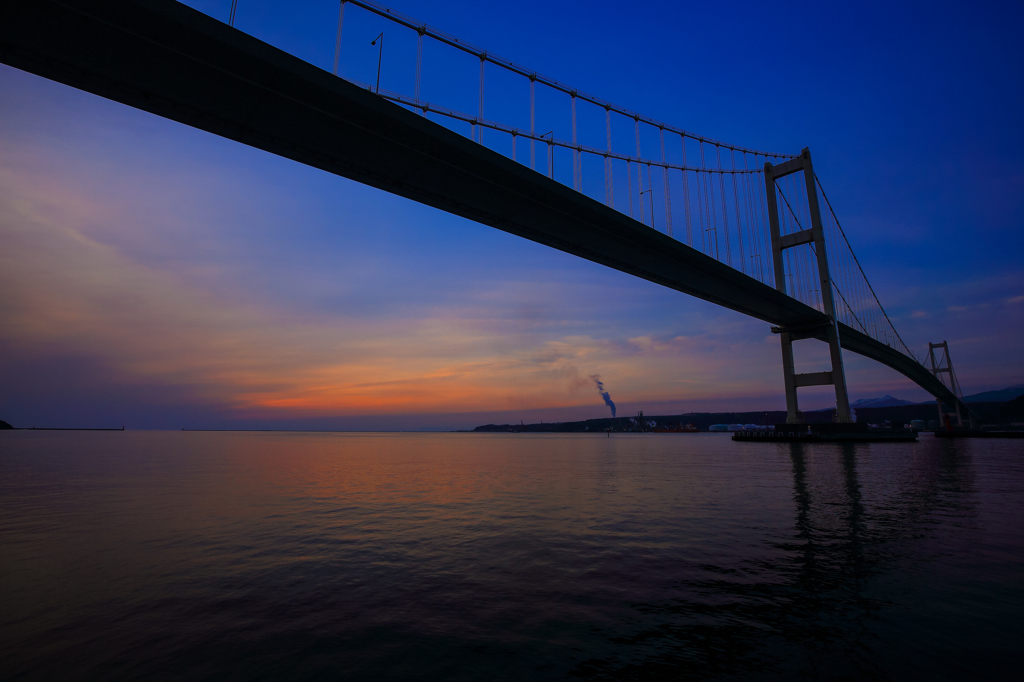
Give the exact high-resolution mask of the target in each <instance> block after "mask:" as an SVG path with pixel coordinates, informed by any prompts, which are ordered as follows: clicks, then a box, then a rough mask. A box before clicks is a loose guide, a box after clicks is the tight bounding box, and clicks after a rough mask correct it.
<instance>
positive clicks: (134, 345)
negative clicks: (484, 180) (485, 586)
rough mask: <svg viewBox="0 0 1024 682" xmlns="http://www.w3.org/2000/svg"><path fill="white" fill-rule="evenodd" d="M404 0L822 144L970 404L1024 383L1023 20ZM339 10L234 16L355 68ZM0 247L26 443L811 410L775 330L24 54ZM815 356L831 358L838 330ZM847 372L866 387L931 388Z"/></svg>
mask: <svg viewBox="0 0 1024 682" xmlns="http://www.w3.org/2000/svg"><path fill="white" fill-rule="evenodd" d="M188 4H191V5H192V6H193V7H196V8H197V9H199V10H201V11H204V12H206V13H208V14H210V15H211V16H214V17H217V18H219V19H222V20H226V19H227V16H228V12H229V9H230V5H231V3H230V0H216V1H213V0H210V1H209V2H205V1H203V2H200V1H196V2H191V3H188ZM391 6H392V7H394V8H395V9H397V10H399V11H401V12H404V13H405V14H409V15H412V16H414V17H416V18H417V19H420V20H422V21H424V22H426V23H428V24H430V25H431V26H433V27H436V28H439V29H442V30H444V31H446V32H448V33H451V34H454V35H456V36H459V37H460V38H461V39H464V40H467V41H469V42H471V43H473V44H475V45H478V46H481V47H484V48H486V49H487V50H488V51H491V52H494V53H496V54H499V55H501V56H503V57H505V58H508V59H510V60H512V61H515V62H517V63H520V64H524V65H527V66H529V67H531V68H534V69H536V70H537V71H540V72H542V73H544V74H545V75H548V76H551V77H553V78H556V79H558V80H559V81H562V82H566V83H570V84H573V86H574V87H577V88H579V89H580V90H583V91H586V92H589V93H592V94H594V95H597V96H599V97H601V98H603V99H606V100H610V101H612V102H615V103H617V104H620V105H622V106H625V107H628V108H630V109H633V110H636V111H640V112H642V113H644V114H645V115H648V116H651V117H652V118H655V119H659V120H663V121H666V122H668V123H671V124H673V125H676V126H679V127H682V128H685V129H687V130H691V131H695V132H697V133H700V134H702V135H706V136H708V137H711V138H716V139H721V140H726V141H729V142H732V143H735V144H738V145H745V146H750V147H755V148H758V149H767V150H772V151H779V152H784V153H798V152H799V150H800V149H801V148H803V147H805V146H806V147H809V148H810V149H811V151H812V153H813V155H814V162H815V171H816V172H817V174H818V176H819V177H820V178H821V181H822V184H823V186H824V187H825V188H826V190H827V192H828V195H829V199H830V201H831V202H832V205H833V206H834V207H835V209H836V211H837V214H838V215H839V218H840V220H841V222H842V223H843V226H844V229H845V231H846V234H847V236H848V237H849V239H850V242H851V244H852V246H853V249H854V251H855V252H856V254H857V256H858V258H859V259H860V261H861V264H862V266H863V268H864V270H865V272H866V273H867V276H868V278H869V279H870V281H871V282H872V285H873V286H874V288H875V290H876V292H877V293H878V296H879V298H880V300H881V302H882V304H883V305H884V306H885V308H886V310H887V311H888V313H889V315H890V317H891V318H892V320H893V323H894V325H895V327H896V329H897V330H898V331H899V332H900V334H901V336H902V337H903V339H904V340H905V341H906V342H907V344H908V346H910V348H911V349H912V350H913V351H914V352H915V353H916V354H917V355H918V357H921V356H922V355H924V354H925V353H926V352H927V344H928V342H929V341H933V342H934V341H942V340H948V342H949V344H950V351H951V354H952V359H953V362H954V366H955V368H956V372H957V375H958V377H959V379H960V383H961V385H962V387H963V390H964V393H965V394H970V393H974V392H978V391H983V390H991V389H998V388H1003V387H1005V386H1009V385H1013V384H1021V383H1024V355H1022V354H1021V353H1020V345H1021V336H1022V332H1024V268H1022V265H1021V263H1022V262H1024V259H1022V256H1021V254H1022V252H1024V236H1022V235H1024V153H1022V152H1024V128H1022V126H1021V125H1020V121H1022V120H1024V90H1022V88H1021V87H1020V84H1021V83H1022V82H1024V44H1022V41H1020V40H1019V27H1020V26H1022V25H1024V5H1021V4H1020V3H941V2H939V3H936V2H930V3H884V4H883V3H865V2H858V3H825V4H822V3H797V2H777V3H753V2H751V3H743V2H731V3H703V4H697V3H686V2H644V3H634V4H632V5H630V6H626V5H624V4H623V3H611V2H586V3H584V2H562V3H551V2H545V3H541V2H534V1H532V0H525V1H524V2H521V3H516V4H515V6H514V7H512V6H509V5H493V6H490V5H482V4H481V3H478V2H468V1H466V2H463V1H462V0H447V1H445V2H441V1H440V0H422V1H419V2H411V1H408V0H391ZM337 8H338V5H337V3H336V2H333V1H328V2H319V0H318V1H316V2H305V3H301V4H295V3H286V2H283V1H280V0H273V1H272V0H261V1H259V2H257V1H255V0H239V3H238V12H237V21H236V26H237V27H238V28H239V29H241V30H243V31H246V32H248V33H250V34H252V35H254V36H256V37H258V38H260V39H262V40H266V41H267V42H270V43H271V44H273V45H276V46H278V47H281V48H282V49H286V50H288V51H289V52H292V53H293V54H296V55H297V56H300V57H301V58H303V59H306V60H308V61H310V62H312V63H314V64H317V65H318V66H322V67H324V68H328V69H329V68H330V66H331V64H332V62H333V55H334V38H335V30H336V26H337ZM358 14H359V12H358V10H353V9H351V8H350V9H349V10H346V19H345V34H344V41H343V44H344V49H343V50H342V57H343V59H342V75H346V76H348V77H350V78H359V79H360V80H364V81H365V80H370V79H371V78H372V76H373V75H375V74H374V70H375V67H376V58H377V56H378V53H377V48H376V47H372V46H370V45H369V42H370V41H371V40H372V39H373V37H374V36H375V35H376V33H377V32H378V31H379V30H380V27H379V26H378V24H377V23H374V21H373V20H372V18H369V17H368V16H367V15H366V14H365V12H364V13H363V16H362V17H360V16H358ZM384 30H385V31H387V33H386V39H385V52H384V54H383V57H382V68H381V72H382V73H381V87H382V88H393V89H403V88H409V87H411V86H410V83H411V78H412V77H411V75H410V74H411V73H412V67H411V66H410V54H413V53H412V52H411V50H412V49H413V48H412V47H410V46H413V45H414V42H410V40H407V39H406V38H404V37H403V36H402V35H401V33H400V31H398V30H397V29H393V28H387V27H384ZM364 39H365V40H364ZM463 61H464V60H463ZM431 69H433V70H431ZM427 73H429V74H430V77H429V78H428V77H427V76H425V81H424V83H425V89H427V90H428V91H429V92H428V95H427V96H428V97H434V96H436V97H438V98H439V99H440V98H453V100H454V103H453V106H455V105H458V106H456V108H462V109H464V110H467V111H471V112H472V111H473V110H474V106H475V105H474V104H473V101H475V97H476V90H475V87H476V85H475V84H476V78H477V77H478V66H475V65H473V64H472V63H461V62H459V60H458V59H457V58H452V57H450V56H447V55H445V54H443V53H442V52H441V51H439V50H433V48H428V49H427V50H426V51H425V74H427ZM496 82H497V83H498V84H497V85H492V86H491V88H492V90H489V91H488V93H489V95H490V96H491V97H494V98H498V99H499V100H500V99H501V98H502V97H503V96H505V95H508V93H511V92H513V90H511V88H512V86H511V85H510V86H509V88H510V89H509V90H508V91H505V90H504V89H503V86H502V85H501V83H500V80H499V81H496ZM431 88H432V90H431ZM466 93H469V95H468V97H467V95H466ZM508 96H509V97H511V95H508ZM460 97H461V98H463V99H464V100H465V102H463V101H461V100H459V98H460ZM520 99H521V98H520ZM496 101H497V100H496ZM510 106H513V105H510ZM494 144H497V141H494ZM0 244H2V245H3V246H2V248H0V291H2V292H3V294H2V296H0V316H2V319H3V320H4V322H3V324H2V325H0V377H2V381H0V419H3V420H6V421H8V422H10V423H12V424H14V425H15V426H78V427H108V426H116V427H120V426H122V425H124V426H126V427H127V428H156V429H160V428H170V429H179V428H298V429H305V428H309V429H357V430H376V429H381V430H390V429H408V430H413V429H458V428H472V427H473V426H476V425H478V424H485V423H509V422H518V421H519V420H520V419H522V420H524V421H526V422H527V423H529V422H536V421H565V420H570V419H585V418H594V417H603V416H607V415H608V408H607V407H606V406H605V404H604V401H603V400H602V397H601V395H600V394H599V392H598V391H597V388H596V385H595V382H594V380H593V379H592V377H594V376H598V377H600V380H601V381H603V383H604V386H605V389H606V390H607V391H608V392H609V393H610V395H611V398H612V399H613V400H614V401H615V402H616V404H617V405H618V407H619V414H620V415H621V414H627V415H629V414H633V413H635V411H636V410H644V412H645V413H647V414H676V413H682V412H687V411H724V410H761V409H764V410H768V409H784V407H785V399H784V393H783V387H782V368H781V358H780V349H779V341H778V338H777V337H774V336H773V335H772V334H771V333H770V332H769V328H768V325H767V324H766V323H764V322H761V321H758V320H753V319H751V318H747V317H745V316H743V315H740V314H738V313H735V312H732V311H728V310H724V309H722V308H718V307H716V306H714V305H711V304H709V303H706V302H703V301H700V300H697V299H694V298H691V297H687V296H685V295H683V294H680V293H677V292H673V291H669V290H667V289H664V288H662V287H658V286H656V285H654V284H651V283H648V282H644V281H641V280H638V279H636V278H633V277H630V276H628V275H625V274H623V273H620V272H616V271H613V270H610V269H608V268H604V267H602V266H599V265H596V264H593V263H589V262H586V261H583V260H581V259H578V258H575V257H573V256H569V255H567V254H564V253H561V252H558V251H555V250H552V249H549V248H546V247H543V246H540V245H538V244H534V243H532V242H528V241H526V240H523V239H520V238H517V237H514V236H511V235H508V234H505V233H503V232H500V231H498V230H495V229H493V228H490V227H486V226H482V225H479V224H475V223H472V222H470V221H467V220H464V219H462V218H457V217H454V216H451V215H448V214H445V213H443V212H440V211H438V210H435V209H432V208H428V207H425V206H421V205H419V204H416V203H414V202H411V201H408V200H406V199H402V198H399V197H395V196H392V195H389V194H387V193H384V192H381V191H379V190H375V189H372V188H369V187H366V186H363V185H359V184H357V183H355V182H352V181H350V180H347V179H344V178H340V177H337V176H333V175H329V174H327V173H324V172H321V171H318V170H315V169H312V168H308V167H305V166H302V165H300V164H297V163H295V162H292V161H289V160H286V159H282V158H279V157H275V156H273V155H270V154H267V153H265V152H262V151H259V150H255V149H252V148H249V147H245V146H243V145H240V144H238V143H235V142H231V141H228V140H225V139H221V138H218V137H216V136H213V135H210V134H208V133H205V132H202V131H198V130H195V129H192V128H189V127H187V126H184V125H181V124H178V123H174V122H171V121H167V120H164V119H161V118H158V117H156V116H153V115H150V114H147V113H143V112H140V111H136V110H134V109H130V108H128V107H125V106H123V105H120V104H117V103H114V102H110V101H107V100H104V99H102V98H99V97H96V96H93V95H90V94H87V93H84V92H80V91H77V90H74V89H71V88H68V87H66V86H63V85H59V84H57V83H54V82H51V81H47V80H45V79H41V78H39V77H36V76H33V75H30V74H27V73H24V72H21V71H18V70H16V69H12V68H10V67H7V66H0ZM796 352H797V369H798V371H816V370H819V369H827V365H825V364H823V363H826V362H827V354H826V353H825V352H824V346H823V345H822V344H819V343H817V342H814V341H803V342H798V344H797V346H796ZM845 360H846V371H847V381H848V383H849V385H850V398H851V400H857V399H859V398H870V397H879V396H882V395H884V394H892V395H895V396H897V397H899V398H903V399H907V400H914V401H924V400H927V399H928V398H929V396H928V395H927V394H926V393H925V392H924V391H923V390H921V389H919V388H918V387H916V386H915V385H914V384H913V383H911V382H910V381H909V380H907V379H905V378H903V377H902V376H901V375H899V374H897V373H895V372H894V371H892V370H889V369H888V368H885V367H882V366H880V365H878V364H876V363H873V362H871V361H869V360H866V359H863V358H860V357H859V356H856V355H854V354H851V353H846V354H845ZM800 398H801V407H802V408H804V409H818V408H825V407H828V406H830V405H834V393H833V392H832V391H831V388H830V387H816V388H811V389H801V394H800Z"/></svg>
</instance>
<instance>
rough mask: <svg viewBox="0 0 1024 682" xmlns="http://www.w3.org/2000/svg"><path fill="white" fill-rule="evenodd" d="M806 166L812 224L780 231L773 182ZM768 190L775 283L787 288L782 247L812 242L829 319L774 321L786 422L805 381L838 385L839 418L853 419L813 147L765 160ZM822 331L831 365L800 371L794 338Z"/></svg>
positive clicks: (795, 412) (794, 415)
mask: <svg viewBox="0 0 1024 682" xmlns="http://www.w3.org/2000/svg"><path fill="white" fill-rule="evenodd" d="M801 171H802V172H803V174H804V183H805V185H806V188H807V208H808V209H809V212H810V215H811V226H810V227H809V228H806V229H803V230H800V231H798V232H792V233H790V234H787V235H782V234H781V231H780V228H779V203H778V197H777V191H776V185H775V182H776V181H777V180H778V179H779V178H783V177H785V176H787V175H791V174H793V173H799V172H801ZM764 184H765V194H766V196H767V199H768V223H769V227H770V229H771V238H772V257H773V261H774V265H775V288H776V289H778V290H779V291H781V292H782V293H784V294H787V293H788V292H787V291H786V272H785V266H784V262H785V261H784V259H783V257H782V252H783V251H785V250H786V249H792V248H794V247H797V246H801V245H803V244H811V245H812V246H813V248H814V255H815V257H816V263H817V266H818V268H817V269H818V285H819V291H821V302H822V305H823V306H824V313H825V314H826V315H828V322H827V323H824V324H823V325H820V326H817V325H816V326H800V327H773V328H772V332H773V333H776V334H778V335H779V338H780V339H781V340H782V373H783V379H784V380H785V383H786V423H787V424H799V423H800V422H802V421H803V417H802V415H801V414H800V410H799V403H798V402H797V396H796V389H798V388H800V387H802V386H827V385H829V384H831V385H833V386H835V389H836V421H837V422H840V423H849V422H851V421H852V419H851V417H850V398H849V396H848V395H847V392H846V372H845V370H844V369H843V349H842V346H841V345H840V343H839V327H838V323H837V320H836V306H835V301H834V300H833V296H832V277H831V276H830V274H829V270H828V255H827V253H826V251H825V230H824V228H823V227H822V224H821V210H820V207H819V205H818V192H817V188H816V187H815V182H814V167H813V166H812V165H811V151H810V150H809V149H808V148H806V147H805V148H804V149H803V151H802V152H801V153H800V156H798V157H797V158H795V159H790V160H789V161H786V162H784V163H780V164H778V165H772V163H771V162H765V164H764ZM823 331H824V336H825V341H826V343H828V348H829V355H830V357H831V360H832V369H831V370H830V371H828V372H810V373H806V374H797V373H796V370H795V367H794V364H793V342H794V341H798V340H800V339H808V338H821V336H822V332H823Z"/></svg>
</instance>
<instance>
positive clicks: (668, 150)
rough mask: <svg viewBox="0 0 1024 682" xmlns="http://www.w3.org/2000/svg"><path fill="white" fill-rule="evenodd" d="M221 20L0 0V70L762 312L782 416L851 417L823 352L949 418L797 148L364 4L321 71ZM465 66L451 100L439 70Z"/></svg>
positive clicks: (152, 3) (948, 389) (149, 5)
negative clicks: (713, 129)
mask: <svg viewBox="0 0 1024 682" xmlns="http://www.w3.org/2000/svg"><path fill="white" fill-rule="evenodd" d="M243 10H244V7H243ZM238 11H239V9H238V5H237V0H233V2H232V3H231V8H230V13H226V14H227V16H225V17H224V19H227V21H226V22H225V21H222V20H220V19H218V18H215V17H210V16H207V15H205V14H203V13H201V12H198V11H196V10H193V9H191V8H189V7H187V6H185V5H182V4H180V3H178V2H174V1H173V0H132V1H130V2H126V1H123V0H63V1H58V0H33V1H32V2H4V3H3V4H2V5H0V61H2V62H4V63H6V64H8V65H10V66H13V67H15V68H19V69H22V70H24V71H28V72H30V73H34V74H36V75H39V76H42V77H45V78H48V79H51V80H54V81H57V82H60V83H63V84H65V85H69V86H71V87H74V88H78V89H81V90H84V91H87V92H90V93H93V94H96V95H99V96H102V97H105V98H108V99H111V100H114V101H116V102H120V103H122V104H126V105H128V106H132V107H135V108H138V109H141V110H144V111H147V112H150V113H153V114H156V115H158V116H162V117H165V118H168V119H171V120H174V121H178V122H180V123H184V124H186V125H190V126H193V127H195V128H198V129H201V130H205V131H207V132H210V133H214V134H216V135H220V136H223V137H225V138H228V139H232V140H235V141H238V142H240V143H243V144H247V145H250V146H253V147H256V148H259V149H262V150H265V151H267V152H270V153H273V154H277V155H280V156H283V157H286V158H289V159H292V160H295V161H298V162H300V163H303V164H307V165H309V166H313V167H316V168H319V169H322V170H324V171H327V172H330V173H334V174H337V175H340V176H343V177H346V178H349V179H352V180H356V181H358V182H361V183H365V184H367V185H371V186H373V187H377V188H379V189H382V190H384V191H387V192H390V193H392V194H396V195H399V196H403V197H406V198H409V199H412V200H414V201H417V202H420V203H423V204H426V205H428V206H433V207H435V208H438V209H441V210H443V211H447V212H449V213H452V214H455V215H459V216H462V217H465V218H468V219H470V220H474V221H476V222H479V223H482V224H484V225H489V226H491V227H495V228H497V229H500V230H504V231H506V232H509V233H511V234H515V235H518V236H520V237H524V238H526V239H530V240H532V241H535V242H538V243H541V244H545V245H547V246H550V247H552V248H556V249H559V250H561V251H564V252H566V253H570V254H573V255H576V256H579V257H581V258H586V259H588V260H590V261H593V262H596V263H601V264H603V265H606V266H608V267H611V268H615V269H616V270H620V271H622V272H626V273H629V274H631V275H634V276H637V277H641V278H643V279H646V280H649V281H651V282H655V283H657V284H660V285H662V286H666V287H669V288H671V289H674V290H676V291H680V292H682V293H685V294H688V295H691V296H696V297H698V298H701V299H703V300H706V301H710V302H712V303H715V304H717V305H720V306H723V307H726V308H729V309H732V310H735V311H738V312H740V313H743V314H745V315H749V316H752V317H755V318H757V319H760V320H764V321H766V322H768V323H770V324H771V325H772V331H773V332H774V333H776V334H778V335H779V337H780V342H781V346H782V359H783V363H782V364H783V377H784V382H785V387H786V400H787V413H788V421H789V422H790V423H799V422H800V421H801V419H802V418H801V415H800V411H799V402H798V398H797V389H798V388H800V387H804V386H818V385H832V386H834V387H835V393H836V408H837V410H836V419H837V421H840V422H846V421H850V420H851V413H850V408H849V400H848V397H847V388H846V379H845V372H844V369H843V355H842V350H848V351H851V352H854V353H858V354H860V355H862V356H865V357H868V358H871V359H873V360H875V361H878V362H880V363H882V364H884V365H886V366H888V367H891V368H892V369H894V370H896V371H897V372H899V373H901V374H903V375H904V376H906V377H907V378H909V379H910V380H912V381H914V382H915V383H916V384H918V385H919V386H921V387H922V388H924V389H925V390H926V391H928V392H929V393H930V394H931V395H933V396H935V398H936V400H937V402H938V403H939V410H940V413H941V412H942V410H943V407H942V406H943V405H947V406H950V408H951V409H954V410H955V411H956V414H957V415H968V414H969V410H968V408H967V406H966V405H965V404H963V402H962V400H961V396H960V394H959V388H958V386H957V384H956V382H955V379H954V378H953V377H954V375H953V373H952V372H951V371H949V372H946V373H945V374H943V372H944V371H945V370H937V369H936V367H935V363H934V362H932V367H926V366H925V365H923V364H922V363H921V362H920V361H919V360H918V359H917V358H916V357H915V356H914V354H913V352H911V350H910V349H909V348H908V347H907V345H906V344H905V343H904V342H903V340H902V339H901V338H900V335H899V333H898V332H897V331H896V328H895V327H894V326H893V324H892V322H891V320H890V319H889V316H888V315H887V314H886V312H885V309H884V308H883V307H882V304H881V302H880V301H879V299H878V296H877V295H876V294H875V291H874V289H873V288H872V286H871V284H870V282H869V281H868V278H867V276H866V275H865V273H864V270H863V268H862V267H861V266H860V263H859V261H858V260H857V257H856V255H855V254H854V253H853V249H852V248H851V246H850V243H849V241H848V240H847V238H846V235H845V233H844V231H843V227H842V225H841V224H840V221H839V219H838V217H837V214H836V211H835V209H834V208H833V206H832V204H831V203H830V202H829V199H828V196H827V195H826V193H825V190H824V188H823V187H822V185H821V182H820V180H819V179H818V177H817V175H816V174H815V173H814V167H813V164H812V160H811V155H810V152H809V151H808V150H807V149H804V150H803V151H802V152H800V153H796V154H793V153H790V154H782V153H774V152H767V151H762V150H756V149H752V148H747V147H742V146H738V145H734V144H728V143H726V142H723V141H719V140H712V139H708V138H706V137H703V136H701V135H698V134H695V133H693V132H690V131H687V130H685V129H682V128H679V127H677V126H673V125H670V124H668V123H666V122H662V121H658V120H655V119H653V118H650V117H647V116H643V115H641V114H640V113H638V112H635V111H632V110H630V109H628V108H626V107H622V106H619V105H617V104H614V103H612V102H609V101H606V100H603V99H601V98H599V97H597V96H594V95H590V94H587V93H585V92H582V91H580V90H578V89H575V88H572V87H570V86H569V85H567V84H565V83H562V82H560V81H558V80H555V79H553V78H549V77H547V76H544V75H542V74H540V73H538V72H536V71H534V70H532V69H529V68H527V67H525V66H522V65H519V64H516V63H514V62H512V61H509V60H506V59H503V58H501V57H499V56H497V55H495V54H493V53H491V52H488V51H486V50H484V49H482V48H479V47H477V46H474V45H471V44H469V43H467V42H465V41H463V40H460V39H459V38H457V37H455V36H453V35H450V34H448V33H445V32H444V31H441V30H438V29H435V28H432V27H430V26H428V25H426V24H424V23H422V22H420V21H418V20H416V19H413V18H412V17H408V16H405V15H403V14H401V13H399V12H396V11H395V10H392V9H390V8H388V7H386V6H384V5H381V4H379V3H377V2H374V1H371V0H343V1H342V2H339V3H338V9H337V14H336V19H337V26H336V30H335V31H334V34H335V35H334V44H333V48H334V49H333V54H334V59H333V62H332V63H331V64H313V63H310V62H309V61H304V60H303V59H301V58H299V57H298V56H295V55H293V54H289V53H288V52H285V51H283V50H280V49H278V48H276V47H273V46H271V45H269V44H267V43H265V42H262V41H260V40H258V39H256V38H254V37H253V36H250V35H248V34H246V33H244V32H243V31H240V30H238V29H236V28H235V27H234V26H233V24H235V19H236V17H237V13H238ZM353 25H356V26H357V29H355V30H354V29H353V28H352V26H353ZM332 28H334V27H333V25H332ZM346 28H347V29H348V30H347V31H346ZM378 30H379V31H380V32H379V35H378V34H377V33H376V31H378ZM357 31H358V35H355V36H354V37H353V34H355V33H356V32H357ZM364 34H365V35H364ZM373 35H378V37H377V38H375V39H374V40H373V41H372V46H373V47H372V48H370V49H376V50H377V52H376V54H371V55H370V57H371V58H370V59H367V58H366V53H367V47H369V46H370V44H371V41H370V40H369V39H370V38H372V37H373ZM385 39H386V40H388V41H389V43H388V49H389V50H390V49H396V50H398V51H399V52H402V51H403V50H404V52H405V53H407V54H408V56H409V63H408V65H407V67H408V68H407V69H405V70H404V71H403V74H400V75H398V76H396V75H395V74H394V73H393V71H394V69H390V70H388V69H386V70H384V72H383V73H382V70H381V68H382V60H383V55H384V49H385V45H384V42H385ZM403 41H404V45H405V47H404V48H403V47H402V45H403ZM364 43H365V44H364ZM392 45H395V46H396V47H394V48H392ZM354 48H359V49H361V52H356V51H353V49H354ZM372 57H376V59H372ZM432 60H434V61H435V62H436V65H435V66H434V67H433V70H432ZM460 60H461V61H460ZM389 64H390V61H389ZM467 64H468V66H469V68H471V69H472V71H473V78H472V81H473V85H474V87H472V88H470V89H469V91H467V89H466V88H465V87H461V88H458V87H454V86H453V85H452V79H451V78H448V77H447V76H449V75H450V73H451V71H452V70H453V69H455V68H463V69H465V68H466V67H467ZM374 66H376V68H375V69H374V68H373V67H374ZM477 75H478V80H477ZM382 76H383V77H384V81H385V85H387V86H388V87H385V88H382V87H381V78H382ZM494 84H496V85H494ZM489 86H490V87H489ZM539 131H544V132H539ZM800 339H818V340H820V341H822V342H825V343H827V344H828V347H829V351H830V358H831V370H829V371H826V372H815V373H804V374H799V373H796V371H795V363H794V350H793V342H794V341H797V340H800ZM947 355H948V349H947ZM944 376H945V377H946V381H945V382H944V381H943V377H944Z"/></svg>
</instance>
